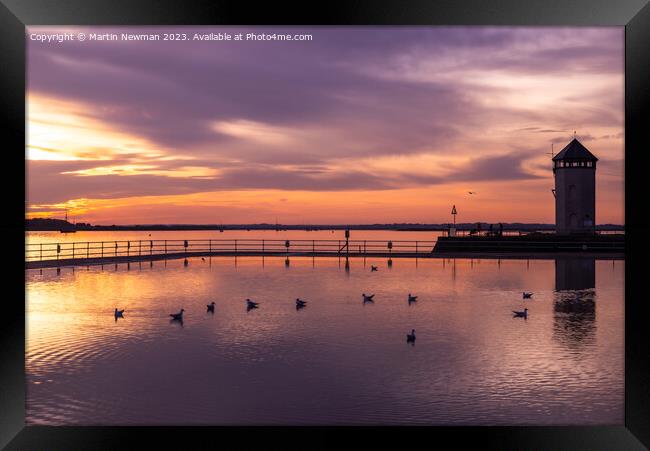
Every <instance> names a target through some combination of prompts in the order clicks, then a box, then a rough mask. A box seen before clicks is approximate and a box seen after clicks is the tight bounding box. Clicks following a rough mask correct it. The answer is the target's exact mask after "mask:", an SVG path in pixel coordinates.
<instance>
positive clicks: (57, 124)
mask: <svg viewBox="0 0 650 451" xmlns="http://www.w3.org/2000/svg"><path fill="white" fill-rule="evenodd" d="M62 29H64V28H63V27H59V28H56V29H53V28H51V27H29V30H28V93H27V148H26V158H27V160H28V161H27V181H28V186H27V198H28V205H27V216H28V217H58V218H62V217H63V216H64V214H65V213H64V211H65V210H68V215H69V216H70V217H71V218H72V219H74V220H76V221H78V222H79V221H82V222H90V223H93V224H136V223H139V224H147V223H149V224H151V223H212V224H218V223H224V224H228V223H260V222H268V223H275V222H276V220H277V221H279V222H281V223H286V224H292V223H311V224H316V223H332V224H348V223H356V224H359V223H393V222H419V223H444V222H449V221H450V220H451V216H450V214H449V213H450V210H451V205H452V204H455V205H456V207H457V209H458V217H457V220H458V222H476V221H486V222H540V223H553V222H554V219H555V218H554V203H553V196H552V194H551V188H552V187H553V175H552V171H551V164H550V155H549V154H548V152H550V151H551V145H552V144H553V145H554V150H555V152H558V151H559V150H560V149H561V148H562V147H564V146H565V145H566V144H568V142H569V141H570V140H571V139H572V137H573V132H574V130H576V133H577V137H578V139H579V140H580V141H581V142H582V143H583V144H584V145H585V146H586V147H587V148H588V149H589V150H590V151H591V152H592V153H594V154H595V155H596V156H597V157H598V158H599V160H600V161H599V166H598V170H597V197H596V199H597V207H596V209H597V211H596V215H597V220H598V223H601V224H602V223H617V224H623V223H624V212H623V196H624V186H623V183H624V182H623V180H624V179H623V166H624V139H623V130H624V125H623V117H624V116H623V114H624V113H623V28H622V27H608V28H579V29H577V28H575V29H572V28H528V29H527V28H494V27H493V28H486V27H447V28H439V27H428V28H425V27H420V28H417V27H412V28H411V27H401V28H384V27H382V28H370V27H365V28H364V27H356V28H337V27H326V28H319V27H313V28H309V29H301V30H300V32H309V33H312V34H313V36H314V39H313V41H311V42H300V43H297V42H296V43H287V42H284V43H269V42H256V43H229V44H226V43H221V44H220V45H218V46H215V44H214V43H204V42H202V43H198V42H186V43H166V44H165V43H161V42H137V43H134V42H120V41H116V42H91V41H90V40H89V41H86V42H84V43H81V42H64V43H57V44H55V43H50V44H47V43H43V42H42V41H35V40H30V39H29V35H30V33H52V32H55V31H61V30H62ZM97 29H100V30H99V31H102V32H106V30H107V28H106V27H96V29H93V28H70V27H66V28H65V31H73V32H76V31H80V30H84V31H85V32H86V33H92V32H93V31H98V30H97ZM201 29H206V27H201ZM215 29H216V27H211V28H210V31H214V30H215ZM136 30H137V29H136ZM148 30H149V31H151V30H152V28H151V27H150V28H149V29H148ZM114 31H115V32H116V33H119V32H120V30H118V29H114ZM158 31H159V30H158ZM179 31H184V32H188V33H193V32H195V31H196V28H184V29H179ZM233 31H234V30H233ZM294 31H296V30H294V29H292V32H294ZM131 32H133V29H131ZM296 32H297V31H296ZM469 191H472V192H475V193H476V194H473V195H470V194H469V193H468V192H469Z"/></svg>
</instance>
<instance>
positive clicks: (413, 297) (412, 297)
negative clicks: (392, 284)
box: [409, 293, 418, 302]
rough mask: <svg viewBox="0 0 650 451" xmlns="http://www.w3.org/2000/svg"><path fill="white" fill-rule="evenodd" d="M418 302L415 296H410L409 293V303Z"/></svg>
mask: <svg viewBox="0 0 650 451" xmlns="http://www.w3.org/2000/svg"><path fill="white" fill-rule="evenodd" d="M417 300H418V297H417V296H411V293H409V302H415V301H417Z"/></svg>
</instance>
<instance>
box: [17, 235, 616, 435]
mask: <svg viewBox="0 0 650 451" xmlns="http://www.w3.org/2000/svg"><path fill="white" fill-rule="evenodd" d="M217 233H218V232H217ZM226 233H227V232H224V234H226ZM271 233H275V232H271ZM305 233H307V232H305ZM308 233H309V234H315V233H319V232H308ZM353 233H354V231H353ZM416 233H420V232H416ZM213 234H214V232H212V235H213ZM224 234H219V235H224ZM77 235H78V234H77ZM429 235H430V233H429ZM392 236H393V237H394V236H395V232H393V233H392ZM283 238H284V236H283ZM370 265H377V266H378V267H379V271H377V272H371V271H370ZM623 279H624V262H623V261H616V262H612V261H597V262H594V261H593V260H591V261H589V260H587V261H577V262H576V261H559V262H557V263H556V262H555V261H554V260H531V261H529V262H528V261H526V260H501V261H498V260H468V259H457V260H455V261H454V260H450V259H444V260H443V259H419V260H417V261H416V260H414V259H395V260H393V263H392V266H388V264H387V261H386V260H385V259H367V260H366V261H365V262H364V260H363V259H360V258H355V259H351V260H350V265H349V269H348V270H346V268H345V260H342V261H339V260H338V259H336V258H315V259H312V258H291V260H290V262H289V265H288V266H287V265H286V263H285V260H284V259H283V258H268V257H267V258H265V259H264V260H262V258H261V257H254V258H253V257H248V258H237V259H236V260H235V259H234V258H212V259H206V261H202V260H201V259H200V258H192V259H189V262H188V265H187V266H185V265H184V264H183V260H173V261H168V262H167V263H166V264H165V262H162V261H160V262H154V263H153V265H151V266H150V264H149V263H142V264H138V263H132V264H130V266H127V265H126V264H121V265H119V266H118V267H117V268H116V267H115V266H114V265H107V266H104V267H103V269H102V268H101V267H90V268H76V269H75V270H74V271H73V270H72V268H62V269H61V271H60V273H57V270H56V269H47V270H42V272H41V271H39V270H30V271H26V288H27V294H26V297H27V299H26V311H27V352H26V372H27V422H28V423H29V424H51V425H63V424H78V425H109V424H114V425H130V424H132V425H145V424H404V423H406V424H431V425H443V424H485V425H500V424H558V425H565V424H622V423H623V419H624V417H623V399H624V386H623V379H624V373H623V349H624V348H623V346H624V342H623V331H624V328H623V325H624V317H623V312H624V301H623ZM524 290H526V291H533V292H534V293H535V294H534V295H533V298H532V299H531V300H526V301H524V300H522V296H521V292H522V291H524ZM364 292H365V293H375V302H374V304H366V305H364V304H363V302H362V296H361V294H362V293H364ZM409 292H410V293H413V294H415V295H417V296H418V300H417V302H416V303H413V304H411V305H409V304H408V302H407V295H408V293H409ZM296 297H300V298H303V299H306V300H307V301H308V306H307V307H306V308H304V309H302V310H296V308H295V303H294V300H295V298H296ZM246 298H251V299H253V300H255V301H257V302H259V303H260V308H259V309H256V310H251V311H250V312H247V311H246V308H245V302H244V300H245V299H246ZM211 301H214V302H215V303H216V308H215V313H214V314H210V313H206V304H208V303H209V302H211ZM115 307H119V308H125V309H126V312H125V313H124V316H125V318H124V319H119V320H118V321H115V319H114V317H113V309H114V308H115ZM181 307H182V308H184V309H185V320H184V322H183V324H182V325H181V324H179V323H177V322H171V323H170V321H169V316H168V314H169V313H172V312H176V311H178V310H179V309H180V308H181ZM524 307H528V309H529V317H528V319H527V320H524V319H521V318H513V317H512V314H511V311H512V310H523V308H524ZM411 329H416V335H417V340H416V343H415V345H414V346H411V345H410V344H407V343H406V334H407V332H409V331H410V330H411Z"/></svg>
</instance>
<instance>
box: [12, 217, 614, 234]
mask: <svg viewBox="0 0 650 451" xmlns="http://www.w3.org/2000/svg"><path fill="white" fill-rule="evenodd" d="M477 224H479V223H476V222H473V223H458V224H456V225H455V227H456V229H457V230H471V229H474V228H476V226H477ZM490 224H492V226H493V227H494V228H495V229H498V227H499V223H486V222H481V223H480V227H481V230H489V228H490ZM449 226H450V224H413V223H399V224H350V225H340V224H267V223H260V224H136V225H91V224H87V223H77V224H73V223H70V222H68V221H64V220H62V219H40V218H39V219H26V220H25V231H27V232H31V231H33V232H48V231H59V230H77V231H131V232H133V231H162V230H170V231H179V230H224V231H225V230H247V231H248V230H276V231H285V230H306V231H317V230H345V229H350V230H393V231H404V232H442V231H447V230H448V228H449ZM503 230H511V231H512V230H514V231H517V230H521V231H553V230H555V224H538V223H528V224H527V223H517V222H515V223H503ZM596 230H599V231H625V226H623V225H618V224H601V225H599V226H596Z"/></svg>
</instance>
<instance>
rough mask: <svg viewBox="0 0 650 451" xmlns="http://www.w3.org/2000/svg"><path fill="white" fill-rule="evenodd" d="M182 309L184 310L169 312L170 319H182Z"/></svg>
mask: <svg viewBox="0 0 650 451" xmlns="http://www.w3.org/2000/svg"><path fill="white" fill-rule="evenodd" d="M184 311H185V309H181V311H180V312H178V313H170V314H169V316H171V317H172V319H175V320H177V321H183V312H184Z"/></svg>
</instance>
